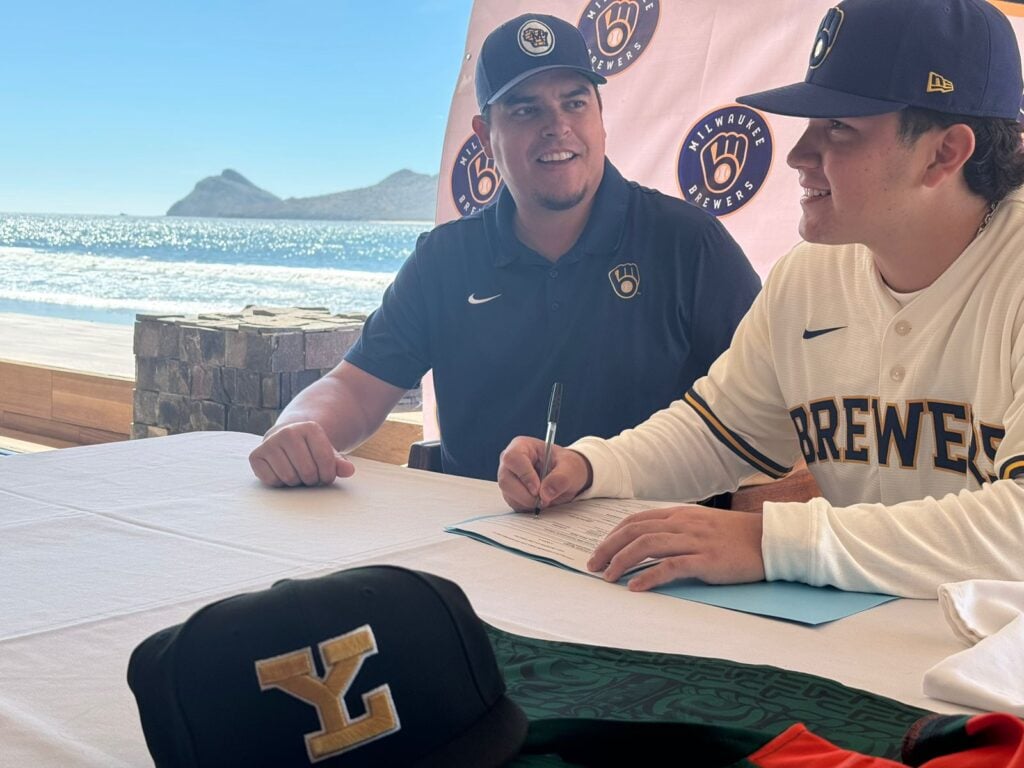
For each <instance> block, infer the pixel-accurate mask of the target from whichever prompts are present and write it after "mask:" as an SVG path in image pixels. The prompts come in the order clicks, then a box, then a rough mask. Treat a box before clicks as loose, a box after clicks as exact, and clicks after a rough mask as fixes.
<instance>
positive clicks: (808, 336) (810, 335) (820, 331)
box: [804, 325, 846, 339]
mask: <svg viewBox="0 0 1024 768" xmlns="http://www.w3.org/2000/svg"><path fill="white" fill-rule="evenodd" d="M845 327H846V326H845V325H837V326H836V327H835V328H819V329H817V330H816V331H812V330H810V329H809V328H805V329H804V338H805V339H813V338H814V337H815V336H824V335H825V334H826V333H832V331H841V330H843V328H845Z"/></svg>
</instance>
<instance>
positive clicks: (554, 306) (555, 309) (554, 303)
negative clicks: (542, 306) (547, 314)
mask: <svg viewBox="0 0 1024 768" xmlns="http://www.w3.org/2000/svg"><path fill="white" fill-rule="evenodd" d="M560 306H562V305H561V304H559V303H558V302H557V301H554V302H552V303H551V309H552V310H554V311H555V312H557V311H558V308H559V307H560Z"/></svg>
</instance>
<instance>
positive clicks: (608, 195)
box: [490, 158, 629, 267]
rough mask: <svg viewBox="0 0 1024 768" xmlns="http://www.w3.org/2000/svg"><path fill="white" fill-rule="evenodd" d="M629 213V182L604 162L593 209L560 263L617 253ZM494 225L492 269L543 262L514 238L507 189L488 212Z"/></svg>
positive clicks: (512, 206) (512, 203) (511, 202)
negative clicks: (518, 262)
mask: <svg viewBox="0 0 1024 768" xmlns="http://www.w3.org/2000/svg"><path fill="white" fill-rule="evenodd" d="M628 209H629V182H627V181H626V180H625V179H624V178H622V174H620V173H619V172H618V170H617V169H616V168H615V166H614V165H612V164H611V162H610V161H609V160H608V159H607V158H605V161H604V175H603V176H602V177H601V185H600V186H599V187H598V188H597V194H596V195H595V196H594V207H593V208H591V210H590V218H589V219H588V220H587V225H586V226H585V227H584V228H583V233H582V234H581V235H580V238H579V240H577V241H576V244H575V245H574V246H573V247H572V248H571V249H569V252H568V253H566V254H565V255H564V256H563V257H562V258H561V259H559V261H560V262H562V263H572V262H574V261H579V260H580V258H582V257H584V256H590V255H595V256H597V255H602V254H608V253H614V252H615V251H616V250H618V248H619V246H620V244H621V241H622V235H623V232H624V231H625V228H626V215H627V213H628ZM491 213H492V217H490V218H492V223H493V225H494V234H495V236H496V237H495V240H496V245H497V246H498V247H497V248H495V249H494V250H495V259H494V263H495V266H498V267H505V266H508V265H509V264H512V263H513V262H516V261H536V260H537V259H540V260H542V261H544V263H547V262H546V260H545V259H544V258H543V257H542V256H540V254H538V253H536V252H535V251H534V250H532V249H531V248H528V247H527V246H525V245H523V243H522V242H520V240H519V238H518V237H516V231H515V214H516V203H515V201H514V200H513V199H512V194H511V193H510V192H509V190H508V187H502V189H501V192H500V193H498V200H497V202H496V203H495V204H494V206H493V208H492V209H491Z"/></svg>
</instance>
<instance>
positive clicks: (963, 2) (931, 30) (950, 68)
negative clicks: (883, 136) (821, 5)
mask: <svg viewBox="0 0 1024 768" xmlns="http://www.w3.org/2000/svg"><path fill="white" fill-rule="evenodd" d="M1022 91H1024V82H1022V78H1021V61H1020V49H1019V48H1018V46H1017V38H1016V36H1015V35H1014V32H1013V28H1012V27H1011V26H1010V22H1009V20H1007V18H1006V17H1005V16H1004V15H1003V14H1002V13H1001V12H1000V11H999V10H998V9H997V8H996V7H995V6H993V5H992V4H991V3H989V2H987V0H845V2H842V3H839V5H837V6H835V7H833V8H831V9H829V11H828V13H826V14H825V18H824V19H823V20H822V22H821V24H820V25H819V26H818V33H817V35H816V36H815V38H814V46H813V48H812V49H811V59H810V63H809V65H808V68H807V75H806V77H805V78H804V81H803V82H802V83H795V84H794V85H787V86H784V87H782V88H774V89H772V90H769V91H761V92H760V93H752V94H750V95H748V96H741V97H740V98H738V99H737V101H738V102H739V103H741V104H746V105H748V106H751V107H756V108H757V109H762V110H764V111H765V112H773V113H775V114H779V115H792V116H794V117H864V116H868V115H880V114H884V113H886V112H895V111H897V110H900V109H904V108H905V107H922V108H924V109H931V110H935V111H937V112H944V113H947V114H953V115H969V116H973V117H1001V118H1010V119H1017V118H1018V116H1019V110H1020V108H1021V93H1022Z"/></svg>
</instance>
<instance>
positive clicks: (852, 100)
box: [736, 83, 907, 117]
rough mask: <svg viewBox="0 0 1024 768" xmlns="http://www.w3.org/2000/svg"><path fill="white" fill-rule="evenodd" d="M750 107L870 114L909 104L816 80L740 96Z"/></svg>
mask: <svg viewBox="0 0 1024 768" xmlns="http://www.w3.org/2000/svg"><path fill="white" fill-rule="evenodd" d="M736 101H737V102H739V103H740V104H745V105H747V106H748V107H754V108H755V109H760V110H763V111H764V112H771V113H772V114H775V115H789V116H790V117H868V116H870V115H884V114H886V113H887V112H898V111H899V110H901V109H905V108H906V106H907V105H906V104H901V103H900V102H898V101H885V100H884V99H871V98H868V97H867V96H858V95H857V94H855V93H845V92H843V91H835V90H832V89H831V88H824V87H822V86H820V85H815V84H814V83H794V84H793V85H784V86H783V87H781V88H772V89H771V90H770V91H760V92H758V93H751V94H749V95H747V96H740V97H739V98H738V99H736Z"/></svg>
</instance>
